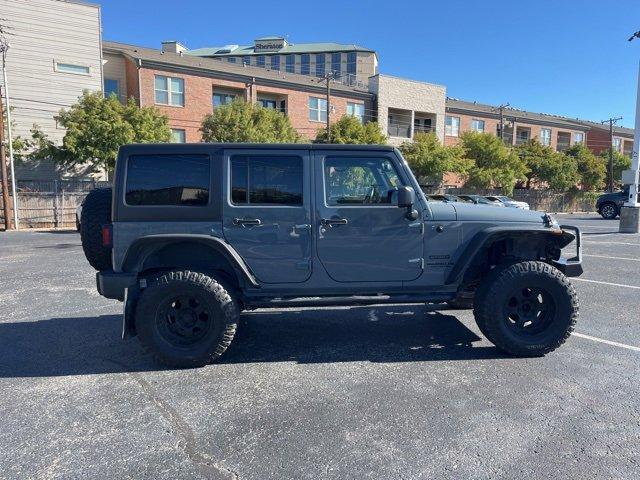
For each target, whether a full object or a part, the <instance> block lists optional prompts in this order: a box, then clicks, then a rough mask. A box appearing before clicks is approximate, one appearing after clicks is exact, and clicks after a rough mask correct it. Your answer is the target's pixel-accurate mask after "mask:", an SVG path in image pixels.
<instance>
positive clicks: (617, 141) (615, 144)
mask: <svg viewBox="0 0 640 480" xmlns="http://www.w3.org/2000/svg"><path fill="white" fill-rule="evenodd" d="M612 145H613V150H615V151H616V152H619V151H620V147H621V146H622V139H620V138H614V139H613V143H612Z"/></svg>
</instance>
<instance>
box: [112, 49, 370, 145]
mask: <svg viewBox="0 0 640 480" xmlns="http://www.w3.org/2000/svg"><path fill="white" fill-rule="evenodd" d="M103 55H104V59H105V64H104V84H105V93H106V94H110V93H115V94H117V95H118V96H120V98H121V99H123V100H124V99H125V98H128V97H133V98H134V99H136V101H137V102H138V103H139V104H140V105H141V106H149V105H153V106H155V107H157V108H158V109H159V110H160V111H161V112H162V113H164V114H165V115H167V117H168V118H169V125H170V126H171V129H172V133H173V137H174V141H177V142H184V141H186V142H198V141H200V140H201V134H200V132H199V131H198V130H199V128H200V125H201V122H202V119H203V117H204V116H205V115H207V114H209V113H211V112H212V111H213V108H215V106H217V105H222V104H226V103H229V102H230V101H232V100H233V99H234V98H240V99H243V100H245V101H250V102H254V103H259V104H261V105H262V106H264V107H266V108H274V109H278V110H281V111H282V112H284V113H286V114H287V116H288V117H289V118H290V120H291V123H292V125H293V127H294V128H295V129H296V130H297V131H298V132H299V133H300V134H301V135H303V136H305V137H306V138H308V139H313V138H315V136H316V133H317V131H318V130H319V129H321V128H324V127H325V125H326V115H327V102H326V82H325V81H324V80H322V79H320V78H315V77H311V76H306V75H300V74H295V73H288V72H283V71H277V70H271V69H267V68H260V67H252V66H246V65H238V64H236V63H230V62H221V61H219V60H216V59H212V58H204V57H196V56H193V55H185V54H183V53H182V54H181V53H171V52H167V51H160V50H155V49H150V48H143V47H138V46H133V45H126V44H121V43H116V42H103ZM374 97H375V96H374V94H372V93H371V92H369V91H368V89H367V88H364V87H360V86H351V85H344V84H342V83H340V82H332V83H331V97H330V108H331V110H330V114H331V119H333V120H338V119H339V118H341V117H342V116H343V115H345V114H351V115H355V116H357V117H359V118H360V119H361V120H362V121H364V120H365V119H368V118H372V116H373V115H374V112H373V107H374Z"/></svg>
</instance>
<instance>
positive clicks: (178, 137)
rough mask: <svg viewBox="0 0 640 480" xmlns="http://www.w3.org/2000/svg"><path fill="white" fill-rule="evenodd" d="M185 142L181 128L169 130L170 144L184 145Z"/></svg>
mask: <svg viewBox="0 0 640 480" xmlns="http://www.w3.org/2000/svg"><path fill="white" fill-rule="evenodd" d="M186 141H187V135H186V133H185V131H184V129H183V128H172V129H171V143H185V142H186Z"/></svg>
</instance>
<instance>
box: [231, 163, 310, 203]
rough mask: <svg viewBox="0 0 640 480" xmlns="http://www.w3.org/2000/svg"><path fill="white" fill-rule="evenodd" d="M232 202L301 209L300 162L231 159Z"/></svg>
mask: <svg viewBox="0 0 640 480" xmlns="http://www.w3.org/2000/svg"><path fill="white" fill-rule="evenodd" d="M231 201H232V203H234V204H235V205H242V204H263V205H302V159H301V158H300V157H271V156H262V157H261V156H237V157H233V158H232V159H231Z"/></svg>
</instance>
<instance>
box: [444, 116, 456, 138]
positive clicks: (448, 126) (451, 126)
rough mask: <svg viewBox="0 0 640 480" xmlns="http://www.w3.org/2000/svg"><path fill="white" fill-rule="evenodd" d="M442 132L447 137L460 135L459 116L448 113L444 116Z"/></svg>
mask: <svg viewBox="0 0 640 480" xmlns="http://www.w3.org/2000/svg"><path fill="white" fill-rule="evenodd" d="M444 134H445V135H447V136H449V137H457V136H458V135H460V117H450V116H449V115H447V116H446V117H445V120H444Z"/></svg>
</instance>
